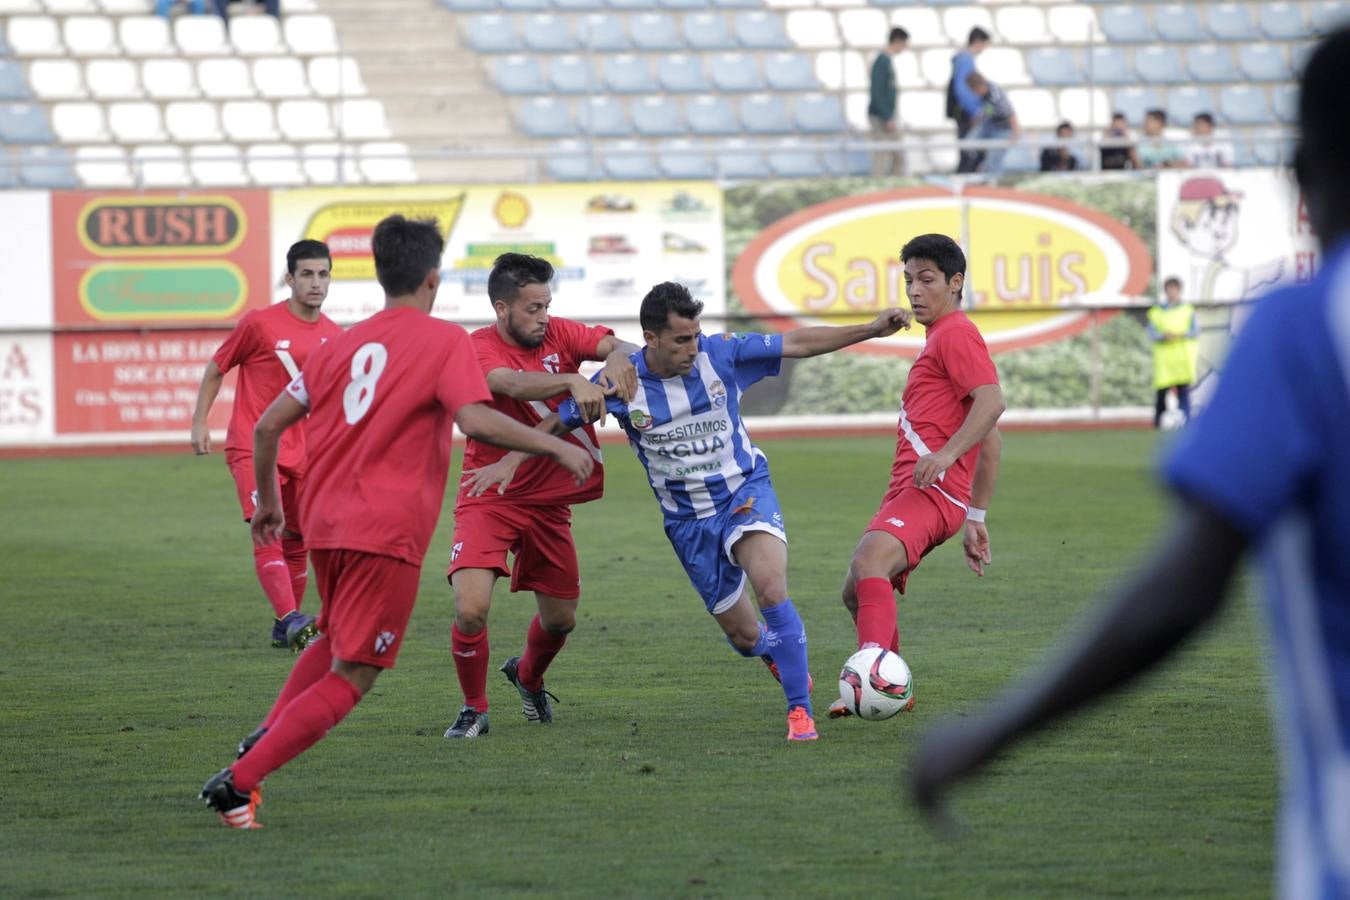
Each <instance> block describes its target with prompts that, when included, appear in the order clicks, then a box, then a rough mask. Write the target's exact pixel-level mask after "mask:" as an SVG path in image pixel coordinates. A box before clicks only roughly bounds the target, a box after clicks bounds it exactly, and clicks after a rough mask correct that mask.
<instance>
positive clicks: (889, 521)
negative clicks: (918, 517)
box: [886, 516, 905, 528]
mask: <svg viewBox="0 0 1350 900" xmlns="http://www.w3.org/2000/svg"><path fill="white" fill-rule="evenodd" d="M886 524H887V525H894V526H895V527H896V528H904V527H905V523H904V522H901V521H900V520H899V519H897V518H895V517H894V516H892V517H891V518H889V519H887V520H886Z"/></svg>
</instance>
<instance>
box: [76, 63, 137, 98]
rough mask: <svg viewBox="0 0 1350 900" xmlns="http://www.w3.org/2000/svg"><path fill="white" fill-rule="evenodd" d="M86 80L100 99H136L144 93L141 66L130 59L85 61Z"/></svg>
mask: <svg viewBox="0 0 1350 900" xmlns="http://www.w3.org/2000/svg"><path fill="white" fill-rule="evenodd" d="M84 80H85V83H86V84H88V85H89V91H90V93H92V94H93V95H94V96H95V97H97V98H98V99H99V100H134V99H136V98H138V97H141V96H143V95H144V92H143V91H142V90H141V71H140V67H139V66H137V65H136V64H135V63H134V62H132V61H131V60H129V59H93V60H90V61H89V62H87V63H85V66H84Z"/></svg>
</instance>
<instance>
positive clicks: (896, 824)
mask: <svg viewBox="0 0 1350 900" xmlns="http://www.w3.org/2000/svg"><path fill="white" fill-rule="evenodd" d="M762 446H763V447H764V449H765V450H766V452H767V453H768V455H769V458H770V462H771V465H772V469H773V473H774V481H775V484H776V486H777V489H778V492H779V494H780V499H781V500H782V504H783V509H784V512H785V516H786V520H787V525H788V531H789V537H790V540H791V550H790V575H789V585H790V588H791V591H792V595H793V597H794V599H795V601H796V603H797V606H798V608H799V609H800V610H801V613H802V617H803V619H804V620H805V622H806V626H807V631H808V634H809V636H810V642H811V643H810V648H811V656H812V668H813V670H814V673H815V676H816V692H815V697H814V699H815V703H816V708H817V710H818V711H819V716H818V725H819V728H820V732H821V739H820V740H819V741H818V742H816V743H814V744H807V745H789V744H787V742H786V741H784V739H783V738H784V734H785V733H786V726H785V723H784V711H783V708H782V695H781V693H780V692H779V690H778V688H777V686H776V685H775V684H774V682H773V680H772V679H771V678H770V677H769V675H768V673H767V672H766V671H765V670H764V667H763V666H761V665H759V664H758V663H757V662H754V661H750V660H744V659H741V658H740V657H738V656H736V655H735V654H734V653H732V652H731V650H730V649H728V647H727V646H726V644H725V643H724V642H723V640H722V637H721V635H720V632H719V631H718V629H717V628H716V626H715V624H714V623H713V622H712V621H710V620H709V618H708V616H707V614H706V613H705V612H704V611H703V608H702V605H701V603H700V602H699V601H698V599H697V598H696V597H695V595H694V594H693V592H692V591H691V589H690V588H689V586H688V583H687V581H686V580H685V578H684V575H683V573H682V571H681V569H680V567H679V565H678V563H677V562H676V560H675V558H674V556H673V554H672V553H671V551H670V548H669V546H668V545H667V543H666V541H665V538H664V536H663V534H662V532H661V527H660V517H659V514H658V510H657V507H656V504H655V502H654V500H653V498H652V496H651V493H650V491H649V490H648V488H647V486H646V483H645V481H644V479H643V477H642V474H641V471H640V469H639V468H638V466H637V464H636V462H635V461H634V460H633V459H632V456H631V454H630V453H629V452H628V450H627V448H625V447H622V446H610V447H607V448H606V460H607V462H608V465H609V472H608V485H607V494H606V497H605V499H603V500H601V501H599V502H596V503H592V504H589V505H587V506H584V507H579V508H578V509H577V512H576V527H575V533H576V538H577V544H578V547H579V552H580V556H581V564H582V577H583V590H584V593H583V597H582V605H581V608H580V612H579V616H578V627H577V630H576V632H575V633H574V634H573V636H572V638H571V640H570V641H569V643H568V646H567V648H566V649H565V650H564V651H563V653H562V654H561V656H560V657H559V658H558V660H557V662H556V663H555V665H554V667H553V668H552V669H551V670H550V672H549V674H548V687H549V688H550V689H551V690H552V691H553V692H554V693H556V694H557V695H558V697H560V698H561V702H560V703H559V704H558V705H557V707H556V719H555V722H554V724H553V725H552V726H550V727H540V726H531V725H527V724H526V723H525V721H524V720H523V718H522V717H521V715H520V712H519V703H518V700H517V698H516V697H515V693H514V691H513V690H512V689H511V688H510V686H509V685H508V684H507V683H506V681H505V679H504V678H502V677H501V675H500V674H499V673H497V672H496V671H495V669H496V666H498V665H500V663H501V661H502V660H503V659H505V658H506V657H507V656H508V655H512V654H514V653H518V652H520V647H521V643H522V641H523V638H524V632H525V626H526V623H527V621H528V619H529V616H530V615H531V614H532V606H533V600H532V598H531V597H529V596H528V595H511V594H508V593H507V592H506V590H505V586H504V585H500V584H499V586H498V590H497V594H496V598H495V599H496V605H495V607H494V609H493V613H492V619H491V643H492V664H493V671H492V673H491V676H490V679H489V693H490V697H491V701H492V703H493V707H492V731H491V734H489V735H488V736H486V737H484V738H481V739H479V740H477V741H471V742H462V743H453V744H452V743H450V742H447V741H445V740H443V739H442V737H441V735H442V732H443V731H444V730H445V728H446V727H447V726H448V725H449V724H450V722H451V721H452V720H453V719H454V716H455V712H456V711H457V710H458V707H459V702H460V700H459V695H458V691H457V688H456V687H455V684H454V674H453V666H452V663H451V659H450V655H449V646H448V644H449V630H450V622H451V618H452V604H451V598H450V593H449V590H448V588H447V587H446V584H445V580H444V577H443V573H444V568H443V566H444V561H445V558H446V554H447V552H448V549H449V528H448V525H449V522H450V515H449V513H450V506H449V505H448V504H447V508H446V513H445V515H444V516H443V518H442V527H441V529H440V530H439V531H438V532H437V535H436V538H435V541H434V543H433V545H432V551H431V554H430V555H429V557H428V562H427V564H426V566H425V568H424V571H423V580H422V592H421V595H420V600H419V604H418V608H417V611H416V613H415V615H414V617H413V623H412V626H411V629H410V633H409V635H408V638H407V640H406V642H405V646H404V649H403V652H402V655H401V657H400V659H399V661H398V662H399V665H398V668H397V669H396V670H394V671H393V672H391V673H388V674H386V675H385V676H384V677H383V678H382V679H381V680H380V683H379V684H378V685H377V686H376V688H375V690H374V691H373V692H372V694H371V695H370V696H368V697H367V698H366V699H365V701H364V702H363V703H362V704H361V705H359V706H358V707H357V708H356V710H355V711H354V712H353V714H352V715H351V716H350V717H349V719H348V720H347V721H346V722H344V723H342V724H341V725H339V726H338V727H337V728H336V729H334V731H333V732H332V733H331V734H330V735H329V736H328V738H327V739H326V740H324V741H323V742H321V743H320V744H319V745H317V746H316V747H315V748H314V749H313V750H311V751H310V752H309V753H308V754H306V755H305V756H303V757H301V758H300V759H299V760H297V761H295V762H294V763H292V764H291V765H290V766H288V767H287V768H285V769H283V770H282V771H280V772H278V773H276V774H274V775H273V776H272V777H271V778H270V779H269V780H268V784H267V790H266V798H265V804H264V806H263V807H262V808H261V811H260V819H261V820H262V821H263V822H264V823H265V824H266V826H267V827H266V828H265V829H264V830H263V831H259V832H252V833H236V832H230V831H228V830H227V829H225V828H223V827H220V825H219V824H218V823H217V821H216V819H215V817H214V816H212V815H211V814H209V813H208V811H207V810H206V809H205V807H203V806H202V804H201V803H200V801H198V800H197V799H196V792H197V790H198V789H199V788H200V786H201V784H202V782H203V781H204V780H205V779H206V778H207V777H208V776H209V775H211V774H212V773H213V772H215V771H216V770H217V769H218V768H220V767H221V766H223V765H225V764H227V763H228V762H229V760H230V759H231V758H232V748H233V747H234V744H235V742H236V741H237V740H238V738H239V737H240V736H242V735H243V734H244V733H246V732H247V731H249V730H250V729H251V728H252V727H253V726H254V724H255V723H256V721H257V719H258V718H259V717H261V715H262V714H263V713H264V712H265V711H266V709H267V707H268V705H269V704H270V703H271V700H272V698H273V697H274V695H275V692H276V690H277V688H278V687H279V686H280V684H281V681H282V679H283V677H284V675H285V672H286V670H287V667H288V665H289V663H290V658H289V656H288V655H287V654H285V653H283V652H282V651H277V650H273V649H271V648H270V647H269V646H268V632H269V627H270V622H271V620H270V616H269V615H268V611H267V607H266V603H265V601H264V600H263V598H262V596H261V594H260V592H259V590H258V588H257V585H256V582H255V579H254V575H253V571H252V565H251V558H250V555H249V551H248V544H247V541H248V539H247V536H246V531H245V528H244V527H243V526H242V524H241V523H240V522H239V521H238V510H237V507H236V506H235V502H234V499H233V492H232V487H231V485H230V482H229V476H228V474H227V472H226V469H225V465H224V463H223V462H222V460H221V457H220V456H219V455H216V456H212V457H209V458H205V459H197V458H192V457H191V456H190V455H188V454H187V453H184V454H183V455H181V456H166V455H147V456H123V457H112V458H91V459H38V460H19V461H6V462H3V463H0V509H3V512H4V515H3V517H2V518H0V559H2V560H3V565H2V566H0V569H2V570H3V572H4V585H3V588H0V595H3V597H4V603H3V609H4V627H3V629H0V692H2V694H3V698H4V699H3V703H0V736H2V737H3V754H0V802H3V806H4V809H5V811H6V814H5V823H4V825H3V827H0V895H3V896H100V897H108V896H132V895H135V896H138V897H146V896H155V897H158V896H184V895H189V894H193V895H197V894H204V893H210V894H232V895H249V896H268V895H275V896H325V897H327V896H365V897H408V896H446V895H464V896H485V897H512V896H576V897H704V896H709V897H757V896H759V897H797V896H802V897H813V896H836V897H861V896H882V897H894V896H905V897H971V896H975V897H979V896H985V897H1000V898H1001V897H1038V898H1039V897H1107V896H1146V895H1163V896H1186V897H1198V896H1213V897H1225V898H1228V897H1240V896H1252V897H1263V896H1268V895H1269V892H1270V879H1271V865H1272V863H1271V852H1272V851H1271V843H1272V832H1273V827H1272V820H1273V816H1274V803H1275V791H1276V788H1275V771H1274V770H1275V765H1274V760H1273V750H1272V742H1273V741H1272V735H1271V732H1270V728H1269V725H1268V723H1267V699H1266V674H1265V671H1264V667H1263V665H1262V659H1263V657H1264V644H1263V639H1262V635H1261V630H1260V628H1259V626H1258V624H1257V620H1258V618H1259V615H1258V613H1257V611H1256V610H1255V609H1254V604H1252V603H1247V602H1242V603H1234V604H1230V606H1229V608H1228V611H1227V612H1226V613H1225V614H1224V616H1223V617H1222V619H1221V621H1220V623H1219V625H1218V626H1217V627H1215V628H1214V629H1212V630H1211V631H1210V632H1209V633H1208V634H1207V635H1206V636H1205V637H1204V638H1203V639H1202V640H1200V641H1199V642H1197V643H1195V644H1193V645H1191V646H1190V647H1189V648H1188V650H1187V651H1186V653H1185V654H1183V656H1182V657H1181V658H1180V659H1179V660H1177V661H1175V662H1174V663H1173V664H1172V665H1171V666H1169V667H1168V668H1167V669H1165V670H1164V671H1163V672H1162V673H1161V674H1158V675H1155V676H1153V677H1151V678H1150V679H1147V680H1146V681H1144V682H1142V683H1141V684H1140V685H1139V686H1138V687H1136V688H1135V689H1134V690H1132V691H1130V692H1129V693H1127V694H1126V695H1124V696H1122V697H1120V698H1117V700H1116V702H1113V703H1110V704H1108V705H1106V706H1102V707H1098V708H1097V709H1096V710H1095V711H1094V712H1093V713H1091V714H1090V715H1087V716H1085V717H1083V718H1080V719H1078V720H1075V721H1074V722H1072V723H1069V724H1068V725H1065V726H1062V727H1058V728H1056V729H1053V730H1052V731H1050V732H1048V733H1046V734H1044V735H1042V736H1040V737H1038V738H1037V739H1035V740H1033V741H1031V742H1030V743H1028V744H1026V745H1024V746H1022V747H1021V748H1019V750H1018V751H1017V752H1015V753H1013V754H1011V755H1009V756H1008V757H1006V758H1005V759H1003V760H1002V761H1001V762H1000V763H999V764H998V765H997V766H996V767H995V768H994V769H993V770H992V772H991V773H990V774H989V775H988V776H987V777H986V778H984V779H983V780H982V781H980V782H979V783H978V784H976V785H974V786H972V787H971V788H969V789H967V790H964V791H962V792H961V793H960V794H959V795H958V796H957V797H956V802H955V804H954V811H955V813H956V814H957V816H958V817H959V818H961V819H962V820H963V821H964V823H965V824H966V825H967V826H968V834H967V835H966V837H965V838H964V839H963V840H961V841H959V842H947V841H943V840H940V839H938V838H936V837H935V836H934V835H933V834H932V833H930V832H929V831H928V830H927V829H926V828H925V826H924V824H923V822H922V821H921V820H920V818H919V816H918V814H917V812H916V810H915V809H914V807H913V806H912V805H911V804H910V803H909V801H908V799H907V797H906V796H904V795H903V793H902V792H901V790H900V784H901V775H902V772H903V768H904V764H905V760H906V759H907V757H908V754H909V753H910V752H911V751H912V749H913V747H914V745H915V743H916V741H917V739H918V737H919V735H920V734H921V733H922V732H923V730H924V729H925V727H927V726H928V725H929V724H930V723H931V722H932V721H933V720H934V719H935V718H936V717H937V716H939V715H941V714H947V713H956V712H959V711H961V710H962V709H966V708H970V707H973V706H974V705H975V704H977V703H978V702H980V701H981V699H982V698H987V697H988V696H989V695H990V694H991V693H992V692H994V691H995V690H996V689H997V688H998V686H1000V685H1001V684H1003V683H1004V682H1005V681H1006V680H1007V679H1008V678H1009V677H1010V676H1012V675H1014V674H1016V673H1018V672H1021V671H1024V670H1025V669H1026V668H1027V667H1028V666H1030V665H1033V664H1035V663H1037V662H1038V661H1039V660H1042V659H1044V658H1045V656H1046V655H1047V654H1048V653H1051V652H1054V649H1055V647H1056V646H1057V643H1056V640H1057V637H1058V636H1059V635H1060V634H1061V633H1062V632H1063V630H1064V629H1065V628H1066V627H1072V625H1073V623H1075V622H1077V621H1080V620H1081V617H1082V616H1083V614H1084V613H1085V612H1086V611H1087V607H1088V606H1089V605H1090V604H1091V603H1093V601H1094V598H1095V597H1096V596H1097V594H1098V592H1099V591H1100V590H1101V589H1103V588H1107V587H1109V586H1110V585H1112V584H1114V583H1117V582H1118V581H1120V580H1121V579H1122V578H1124V577H1125V576H1126V574H1127V573H1128V572H1129V570H1130V568H1131V566H1132V565H1134V564H1135V562H1136V561H1137V560H1138V559H1139V556H1140V554H1141V553H1142V552H1143V551H1144V549H1145V548H1146V547H1147V546H1148V544H1149V543H1150V542H1151V541H1152V540H1153V537H1152V535H1153V534H1154V533H1155V530H1156V528H1157V526H1158V524H1159V523H1160V522H1161V521H1162V519H1163V518H1164V516H1165V514H1166V500H1165V499H1164V497H1163V496H1162V495H1161V494H1160V493H1159V491H1158V490H1157V489H1156V487H1155V486H1154V481H1153V478H1152V468H1153V462H1154V459H1155V458H1156V455H1157V453H1158V449H1159V448H1158V446H1157V444H1156V442H1155V439H1154V437H1153V435H1152V434H1148V433H1142V432H1081V433H1054V434H1040V433H1019V432H1012V433H1010V434H1008V435H1007V439H1006V448H1005V459H1004V466H1003V474H1002V478H1001V484H1000V488H999V492H998V496H997V498H996V501H995V503H994V504H993V509H992V511H991V512H990V516H989V522H990V530H991V534H992V536H993V542H994V543H993V552H994V565H993V566H992V568H991V570H990V572H989V574H988V575H987V577H985V578H984V579H983V580H980V579H977V578H976V577H975V576H974V575H973V574H971V573H970V572H969V571H967V570H966V569H965V567H964V564H963V561H962V559H961V554H960V547H959V545H957V544H956V542H953V543H951V544H949V545H947V546H944V547H942V548H941V549H939V550H938V551H936V552H934V553H933V554H932V555H930V556H929V558H928V559H927V560H925V562H924V564H923V566H922V567H921V568H920V569H919V571H918V572H917V573H916V574H915V575H914V577H913V578H912V579H911V581H910V585H911V592H910V595H909V596H908V597H907V598H906V599H904V600H903V601H902V602H901V606H900V615H901V619H900V623H901V635H902V649H903V653H904V656H905V658H906V659H907V661H908V662H909V663H910V665H911V667H912V669H913V671H914V676H915V684H916V692H917V697H918V706H917V709H916V710H915V712H914V713H913V714H911V715H907V716H902V717H898V718H896V719H893V720H891V721H888V722H884V723H879V724H874V723H865V722H858V721H850V720H845V721H841V722H831V721H829V720H828V719H826V718H825V716H824V715H823V711H824V709H825V707H826V706H827V705H828V703H829V702H830V700H831V699H833V697H834V696H835V680H834V674H835V673H836V672H837V670H838V668H839V665H840V664H841V663H842V662H843V660H844V659H845V658H846V657H847V656H848V654H849V652H850V649H851V643H850V641H851V637H852V630H851V625H850V622H849V620H848V617H847V615H846V614H845V613H844V611H843V609H842V607H841V606H840V605H839V601H838V594H837V592H838V587H839V582H840V580H841V577H842V575H843V572H844V568H845V566H846V564H847V561H848V557H849V553H850V551H851V550H852V547H853V544H854V542H855V541H856V540H857V538H858V535H859V532H860V530H861V528H862V527H863V525H864V524H865V523H866V522H867V520H868V519H869V518H870V516H871V514H872V512H873V511H874V509H875V504H876V502H877V501H878V499H879V497H880V495H881V492H882V490H883V488H884V485H885V481H886V478H887V474H888V471H889V465H890V459H891V454H892V450H893V441H892V440H891V439H887V438H857V439H830V438H818V439H801V440H791V441H788V440H769V441H765V442H763V444H762ZM458 456H459V453H458V452H457V453H456V457H458ZM451 483H452V485H453V483H454V482H453V480H452V482H451ZM1253 592H1254V587H1253V585H1252V583H1251V582H1250V581H1244V582H1243V587H1242V590H1241V593H1242V595H1243V597H1244V598H1247V597H1249V596H1250V595H1251V594H1252V593H1253ZM307 601H308V605H309V606H310V608H313V607H314V606H316V605H317V599H316V597H315V595H314V589H313V586H312V584H311V587H310V594H309V597H308V598H307Z"/></svg>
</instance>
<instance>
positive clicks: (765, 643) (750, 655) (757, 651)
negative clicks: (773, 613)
mask: <svg viewBox="0 0 1350 900" xmlns="http://www.w3.org/2000/svg"><path fill="white" fill-rule="evenodd" d="M727 643H728V644H731V649H732V650H735V651H736V652H737V653H739V654H740V655H741V656H744V657H746V658H747V659H754V658H755V657H756V656H768V655H769V638H768V635H766V634H765V633H764V626H763V625H762V624H761V625H760V626H759V640H757V641H755V646H753V647H751V648H750V649H749V650H742V649H741V648H740V647H737V646H736V645H735V644H732V643H731V636H730V635H727Z"/></svg>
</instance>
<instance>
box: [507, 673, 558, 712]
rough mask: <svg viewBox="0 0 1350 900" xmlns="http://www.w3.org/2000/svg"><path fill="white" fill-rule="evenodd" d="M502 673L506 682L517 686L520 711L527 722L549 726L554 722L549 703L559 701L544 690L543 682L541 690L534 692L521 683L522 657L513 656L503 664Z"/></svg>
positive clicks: (551, 707) (540, 685)
mask: <svg viewBox="0 0 1350 900" xmlns="http://www.w3.org/2000/svg"><path fill="white" fill-rule="evenodd" d="M502 673H503V674H505V675H506V680H507V681H509V682H511V684H513V685H515V688H516V690H517V691H519V692H520V711H521V712H522V713H524V715H525V720H526V721H527V722H539V723H540V724H542V725H547V724H549V723H550V722H552V721H553V706H552V705H551V704H550V703H549V702H548V701H549V700H550V698H551V699H553V700H557V699H558V698H557V697H554V696H553V695H552V694H551V693H549V692H548V691H546V690H544V685H543V682H540V684H539V690H537V691H532V690H529V689H528V688H526V687H525V685H523V684H521V683H520V657H519V656H513V657H511V658H510V659H508V660H507V661H506V662H504V663H502Z"/></svg>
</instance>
